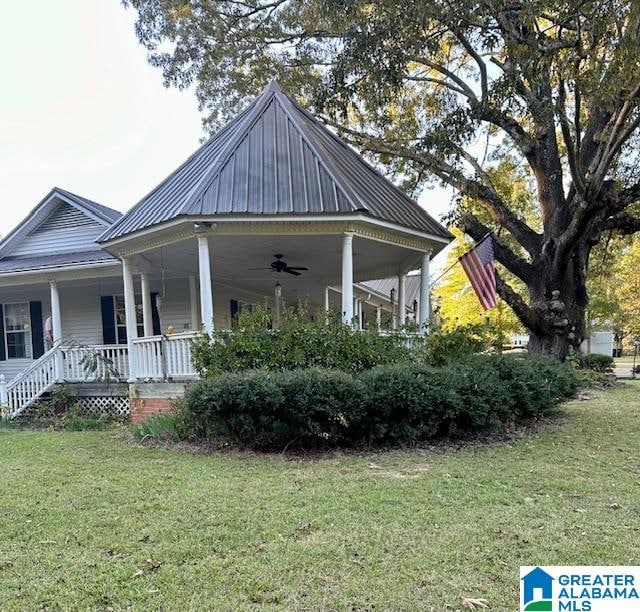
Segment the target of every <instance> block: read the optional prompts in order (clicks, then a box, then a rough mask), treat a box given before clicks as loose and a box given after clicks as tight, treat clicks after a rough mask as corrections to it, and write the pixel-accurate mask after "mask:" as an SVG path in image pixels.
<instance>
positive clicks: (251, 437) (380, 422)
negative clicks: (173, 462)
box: [183, 356, 578, 449]
mask: <svg viewBox="0 0 640 612" xmlns="http://www.w3.org/2000/svg"><path fill="white" fill-rule="evenodd" d="M577 387H578V379H577V376H576V373H575V371H574V370H572V369H571V368H570V367H569V366H566V365H563V364H559V363H558V362H557V361H555V360H553V359H547V358H532V357H515V356H476V357H472V358H468V359H465V360H463V361H461V362H459V363H456V364H454V365H451V366H446V367H440V368H435V367H431V366H428V365H424V364H417V363H407V364H400V365H391V366H389V365H387V366H377V367H375V368H372V369H369V370H367V371H364V372H362V373H359V374H357V375H351V374H348V373H345V372H339V371H333V370H326V369H320V368H311V369H303V370H296V371H285V372H267V371H252V372H246V373H236V374H229V373H227V374H222V375H219V376H217V377H213V378H210V379H207V380H202V381H200V382H198V383H196V384H194V385H193V386H191V387H190V388H189V389H188V391H187V394H186V396H185V400H184V413H183V417H184V420H185V423H186V424H187V426H188V427H189V429H190V431H192V432H193V433H194V434H195V435H196V436H198V437H203V438H210V437H224V438H229V439H231V440H233V441H235V442H237V443H240V444H242V445H245V446H250V447H252V448H257V449H276V448H277V449H283V448H287V447H289V446H291V445H295V446H298V447H305V448H310V447H313V448H319V447H326V446H349V445H351V446H353V445H361V444H369V445H381V444H393V445H398V444H413V443H416V442H419V441H422V440H428V439H433V438H437V437H443V436H452V435H456V436H457V435H466V434H470V433H476V432H490V431H496V430H499V429H500V428H502V427H504V426H505V425H507V424H511V423H515V422H518V421H522V420H523V419H530V418H537V417H540V416H543V415H545V414H547V413H548V412H549V411H550V410H552V409H553V408H555V406H557V404H558V403H559V402H560V401H562V400H564V399H567V398H569V397H571V396H572V395H573V394H575V392H576V390H577Z"/></svg>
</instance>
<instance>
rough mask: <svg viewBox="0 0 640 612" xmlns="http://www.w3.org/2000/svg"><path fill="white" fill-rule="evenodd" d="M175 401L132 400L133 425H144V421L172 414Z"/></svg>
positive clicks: (151, 398) (155, 398) (152, 398)
mask: <svg viewBox="0 0 640 612" xmlns="http://www.w3.org/2000/svg"><path fill="white" fill-rule="evenodd" d="M173 401H174V400H172V399H164V398H159V397H146V398H144V399H134V398H131V400H130V402H131V421H132V422H133V423H142V421H146V420H147V419H148V418H149V417H151V416H154V415H156V414H161V413H163V412H171V411H172V410H173Z"/></svg>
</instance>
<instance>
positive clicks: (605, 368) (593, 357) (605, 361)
mask: <svg viewBox="0 0 640 612" xmlns="http://www.w3.org/2000/svg"><path fill="white" fill-rule="evenodd" d="M577 362H578V367H580V368H583V369H585V370H593V371H594V372H609V371H611V369H612V368H613V357H612V356H611V355H598V354H596V353H588V354H586V355H578V357H577Z"/></svg>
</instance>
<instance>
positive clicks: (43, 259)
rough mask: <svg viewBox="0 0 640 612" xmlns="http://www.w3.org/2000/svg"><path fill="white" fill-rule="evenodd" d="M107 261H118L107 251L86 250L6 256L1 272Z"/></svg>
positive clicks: (0, 268) (1, 261)
mask: <svg viewBox="0 0 640 612" xmlns="http://www.w3.org/2000/svg"><path fill="white" fill-rule="evenodd" d="M106 261H113V262H114V263H115V262H118V261H119V260H118V259H116V258H115V257H114V256H113V255H111V254H110V253H107V252H106V251H98V250H94V251H84V252H80V253H60V254H58V255H38V256H34V257H4V258H3V259H0V274H6V273H9V272H11V273H15V272H32V271H36V270H46V269H49V268H58V267H65V266H78V265H83V264H93V263H101V262H106Z"/></svg>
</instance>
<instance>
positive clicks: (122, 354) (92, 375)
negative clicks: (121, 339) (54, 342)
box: [60, 344, 129, 382]
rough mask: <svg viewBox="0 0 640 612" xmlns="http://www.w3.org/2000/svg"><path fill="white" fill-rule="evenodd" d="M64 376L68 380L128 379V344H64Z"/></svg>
mask: <svg viewBox="0 0 640 612" xmlns="http://www.w3.org/2000/svg"><path fill="white" fill-rule="evenodd" d="M60 350H61V352H62V355H63V360H64V361H63V371H62V378H63V379H64V380H66V381H68V382H86V381H105V380H128V378H129V358H128V354H127V346H126V345H122V344H105V345H102V346H63V347H61V349H60Z"/></svg>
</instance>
